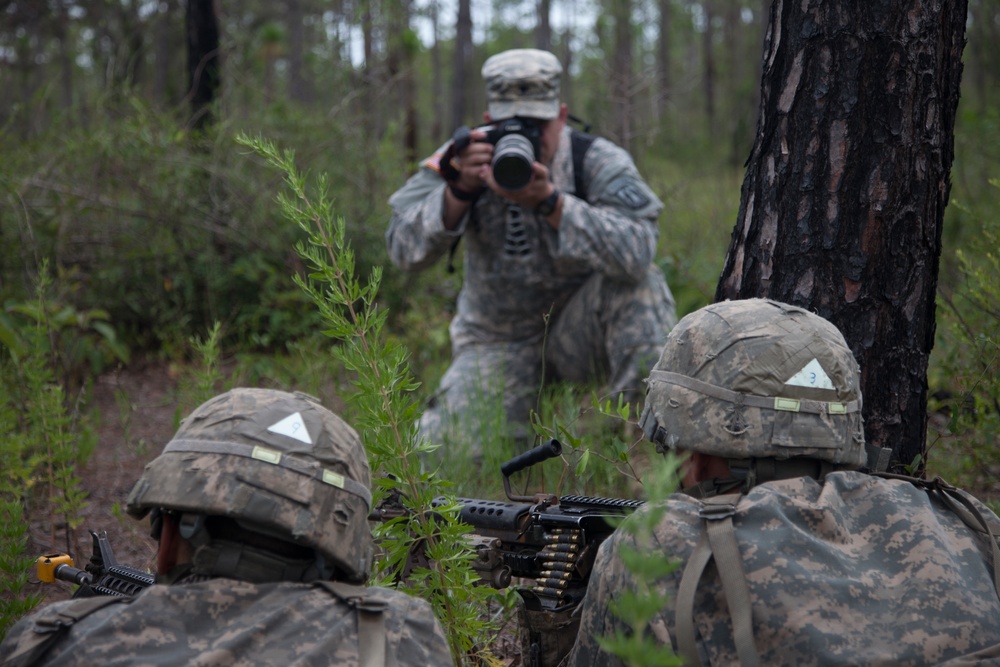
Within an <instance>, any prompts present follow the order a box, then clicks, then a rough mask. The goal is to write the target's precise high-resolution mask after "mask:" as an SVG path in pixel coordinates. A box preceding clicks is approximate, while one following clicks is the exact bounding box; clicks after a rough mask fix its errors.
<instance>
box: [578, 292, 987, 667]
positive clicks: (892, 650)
mask: <svg viewBox="0 0 1000 667" xmlns="http://www.w3.org/2000/svg"><path fill="white" fill-rule="evenodd" d="M640 422H641V425H642V427H643V430H644V431H645V433H646V435H647V437H648V438H649V439H650V440H651V441H653V442H654V443H656V445H657V449H658V450H659V451H664V452H665V451H668V450H677V451H681V452H685V451H689V452H696V453H698V454H700V455H707V456H710V457H719V458H722V459H725V460H726V461H728V467H729V470H730V472H731V473H732V479H711V480H705V479H704V478H703V477H702V481H701V482H700V483H699V484H698V485H697V486H694V487H692V488H690V489H686V490H685V492H684V493H678V494H674V495H673V496H671V497H670V498H669V499H667V500H666V501H663V502H661V503H657V504H654V505H647V506H646V507H644V508H643V509H642V510H640V511H641V512H659V513H662V514H661V515H657V519H656V520H657V522H658V524H657V528H656V529H655V531H654V533H653V535H652V537H651V539H650V541H649V542H648V543H643V544H641V545H639V544H637V538H635V537H634V535H633V534H632V533H630V532H629V531H628V530H618V531H617V532H616V533H615V534H614V535H613V536H612V537H611V538H610V539H608V540H607V541H606V542H605V543H604V544H603V545H602V547H601V550H600V552H599V554H598V557H597V560H596V562H595V565H594V569H593V571H594V575H593V578H592V580H591V585H590V587H589V588H588V591H587V596H586V599H585V600H584V603H583V610H582V614H581V625H580V633H579V635H578V637H577V642H576V645H575V646H574V648H573V651H572V652H571V654H570V657H569V660H568V661H567V662H568V664H569V665H571V666H573V667H578V666H583V665H601V666H604V665H622V664H624V663H623V662H622V661H621V660H620V659H619V658H617V657H615V656H613V655H611V654H609V653H607V652H606V651H604V650H603V649H602V648H601V647H600V646H599V644H598V641H597V640H598V638H599V637H601V636H607V635H612V634H614V633H616V632H618V631H628V628H627V627H625V626H624V624H623V623H622V622H621V621H620V620H619V619H617V618H616V617H615V615H614V614H613V612H612V611H611V610H610V608H609V604H610V603H611V601H612V600H614V599H615V598H616V596H617V593H618V591H621V590H623V589H632V588H636V587H637V580H636V578H635V576H634V575H633V573H632V572H630V571H629V570H628V569H627V568H625V566H624V565H623V562H622V558H621V553H622V551H623V549H626V548H628V547H632V548H635V547H639V548H640V551H641V552H643V553H650V554H662V556H663V558H667V559H670V560H673V561H675V562H676V563H677V564H678V567H677V568H676V569H675V570H674V571H673V572H672V573H671V574H670V575H667V576H666V577H664V578H662V579H659V580H657V581H656V582H655V583H654V584H653V586H655V588H656V589H657V591H658V592H660V593H665V594H667V595H668V596H669V597H668V599H669V600H670V602H669V605H668V608H666V609H663V610H662V612H661V613H660V614H659V615H658V616H657V617H656V618H655V620H654V621H653V623H652V624H651V626H650V631H651V633H652V635H653V636H654V637H655V638H656V639H657V641H659V642H660V643H662V644H664V645H671V646H672V647H673V648H674V649H675V650H676V651H678V652H679V653H680V654H681V655H683V656H684V657H685V659H686V660H687V662H688V664H695V665H697V664H704V665H732V664H762V665H804V664H809V665H845V664H850V665H928V664H950V665H955V666H957V665H960V664H961V665H965V664H969V665H972V664H984V665H985V664H1000V595H998V590H997V586H998V585H1000V581H998V578H1000V569H997V568H998V567H1000V550H998V547H997V543H996V535H997V534H1000V519H998V518H997V517H996V516H995V515H994V514H993V513H992V512H990V511H989V510H988V509H987V508H986V507H985V506H984V505H982V504H981V503H979V502H978V501H976V500H975V499H973V498H971V497H970V496H968V495H967V494H965V493H963V492H961V491H958V490H957V489H954V488H953V487H950V486H948V485H947V484H945V483H943V482H941V481H940V480H935V481H934V482H924V481H921V480H910V479H907V478H895V477H892V476H876V475H872V474H867V473H862V472H858V471H856V470H853V468H857V467H859V466H860V465H862V464H863V463H864V462H865V461H866V460H867V461H868V462H869V465H871V462H872V461H873V460H877V456H876V455H877V454H880V452H875V451H870V452H868V456H867V457H866V452H865V447H864V435H863V430H862V424H861V393H860V370H859V369H858V367H857V363H856V362H855V361H854V359H853V355H852V354H851V352H850V349H849V348H848V347H847V344H846V342H845V341H844V339H843V336H842V335H841V334H840V332H839V331H837V329H836V328H835V327H833V326H832V325H831V324H830V323H829V322H827V321H826V320H823V319H822V318H820V317H818V316H817V315H814V314H812V313H809V312H808V311H805V310H802V309H800V308H795V307H792V306H788V305H785V304H781V303H778V302H774V301H765V300H762V299H750V300H746V301H737V302H725V303H720V304H714V305H712V306H708V307H706V308H703V309H701V310H699V311H697V312H695V313H692V314H691V315H689V316H687V317H685V318H684V319H682V320H681V321H680V322H679V323H678V324H677V326H676V327H675V328H674V329H673V330H672V331H671V333H670V335H669V337H668V340H667V344H666V345H665V346H664V349H663V354H662V356H661V357H660V360H659V362H658V363H657V364H656V367H655V368H654V369H653V371H652V372H651V373H650V378H649V390H648V394H647V397H646V405H645V409H644V413H643V415H642V417H641V419H640ZM697 463H698V462H697V461H696V462H695V464H696V465H697ZM699 476H700V475H699ZM700 477H701V476H700ZM636 518H638V517H633V518H632V519H631V520H633V521H634V520H635V519H636ZM626 525H628V524H626ZM950 661H951V662H950Z"/></svg>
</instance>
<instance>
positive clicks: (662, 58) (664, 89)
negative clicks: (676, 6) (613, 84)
mask: <svg viewBox="0 0 1000 667" xmlns="http://www.w3.org/2000/svg"><path fill="white" fill-rule="evenodd" d="M658 5H659V9H660V15H659V19H660V35H659V39H658V40H657V42H656V75H657V80H658V82H659V84H660V85H659V87H660V89H659V91H657V92H658V94H657V96H656V115H657V117H658V118H659V119H661V120H662V118H663V116H664V115H665V113H666V107H667V101H668V100H669V99H670V0H660V1H659V3H658Z"/></svg>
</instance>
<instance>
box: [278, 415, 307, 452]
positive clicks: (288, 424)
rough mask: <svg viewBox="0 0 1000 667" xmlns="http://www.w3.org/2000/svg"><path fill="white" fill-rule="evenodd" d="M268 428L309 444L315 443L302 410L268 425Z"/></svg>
mask: <svg viewBox="0 0 1000 667" xmlns="http://www.w3.org/2000/svg"><path fill="white" fill-rule="evenodd" d="M267 430H268V431H270V432H271V433H277V434H278V435H287V436H288V437H289V438H294V439H296V440H298V441H299V442H304V443H306V444H307V445H311V444H313V441H312V437H311V436H310V435H309V429H307V428H306V422H305V420H304V419H302V413H301V412H296V413H295V414H294V415H288V416H287V417H285V418H284V419H282V420H281V421H279V422H276V423H274V424H271V425H270V426H268V427H267Z"/></svg>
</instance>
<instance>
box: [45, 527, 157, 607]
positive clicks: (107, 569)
mask: <svg viewBox="0 0 1000 667" xmlns="http://www.w3.org/2000/svg"><path fill="white" fill-rule="evenodd" d="M90 536H91V537H92V538H93V540H94V551H93V553H92V554H91V555H90V562H88V563H87V564H86V566H84V569H82V570H81V569H79V568H76V567H73V565H74V563H73V558H72V556H70V555H69V554H63V553H57V554H46V555H44V556H39V558H38V560H37V561H36V563H35V565H36V569H37V571H38V578H39V580H41V581H43V582H45V583H52V582H54V581H55V580H56V579H58V580H60V581H68V582H70V583H73V584H78V585H79V588H77V589H76V591H75V592H74V593H73V597H74V598H88V597H93V596H95V595H117V596H120V597H130V596H132V595H135V594H136V593H138V592H139V591H141V590H142V589H143V588H146V587H147V586H152V585H153V575H151V574H149V573H148V572H141V571H139V570H135V569H133V568H131V567H128V566H126V565H121V564H119V563H118V560H117V559H116V558H115V554H114V552H113V551H112V550H111V543H110V542H108V534H107V532H105V531H103V530H102V531H101V532H100V533H98V532H96V531H93V530H92V531H90Z"/></svg>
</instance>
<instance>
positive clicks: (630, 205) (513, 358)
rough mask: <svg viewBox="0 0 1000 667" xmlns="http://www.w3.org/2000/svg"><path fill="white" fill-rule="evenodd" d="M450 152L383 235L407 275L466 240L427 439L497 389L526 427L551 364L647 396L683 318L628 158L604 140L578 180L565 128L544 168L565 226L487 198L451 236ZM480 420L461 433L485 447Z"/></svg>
mask: <svg viewBox="0 0 1000 667" xmlns="http://www.w3.org/2000/svg"><path fill="white" fill-rule="evenodd" d="M535 53H537V52H535ZM486 71H487V68H486V67H484V73H485V72H486ZM557 81H558V80H557ZM555 94H556V96H557V95H558V84H557V83H556V89H555ZM555 102H556V105H557V107H558V99H557V97H556V99H555ZM490 110H491V113H493V111H494V108H493V107H492V106H491V109H490ZM507 111H508V113H509V110H507ZM493 118H494V119H495V120H498V119H500V118H502V116H497V115H496V114H495V113H493ZM447 146H448V144H445V146H444V147H442V149H441V151H439V152H438V153H437V154H435V156H432V157H431V158H429V159H428V160H426V161H425V162H424V163H423V165H422V167H421V169H420V170H419V171H418V172H417V173H416V174H415V175H414V176H412V177H411V178H410V180H409V181H408V182H407V183H406V184H405V185H404V186H403V188H401V189H400V190H399V191H397V192H396V193H395V194H393V195H392V197H391V198H390V199H389V203H390V205H391V206H392V212H393V215H392V221H391V223H390V226H389V229H388V232H387V233H386V241H387V246H388V251H389V255H390V257H391V258H392V261H393V262H394V263H395V264H396V265H397V266H399V267H401V268H403V269H406V270H419V269H424V268H426V267H428V266H430V265H432V264H433V263H435V262H436V261H438V260H439V259H440V258H441V257H442V256H443V255H446V254H448V252H449V251H450V249H451V248H452V247H453V245H454V244H455V243H456V242H457V240H458V239H459V238H464V239H465V241H464V242H465V269H464V276H465V277H464V284H463V287H462V291H461V293H460V295H459V297H458V307H457V313H456V316H455V318H454V320H453V321H452V323H451V327H450V333H451V341H452V353H453V361H452V364H451V367H450V368H449V369H448V370H447V372H446V373H445V375H444V377H443V378H442V380H441V385H440V388H439V390H438V392H437V395H436V396H435V398H434V400H433V401H432V404H431V407H430V409H428V410H427V411H426V412H425V414H424V417H423V419H422V422H421V428H422V431H423V433H425V434H426V435H428V436H429V437H430V438H431V439H432V440H435V441H439V440H440V438H441V436H442V434H443V429H446V428H449V427H448V425H447V424H446V423H445V422H446V421H447V420H448V419H449V418H452V417H455V416H456V415H461V414H463V413H467V412H469V411H470V410H472V409H473V408H472V407H471V406H470V403H476V402H477V401H478V400H479V399H485V403H484V404H486V405H491V404H495V403H490V402H489V399H490V398H491V397H498V396H501V395H502V396H503V401H504V407H505V409H506V413H507V418H508V420H509V421H510V422H512V423H513V424H523V423H524V422H526V421H527V418H528V414H529V411H530V409H531V407H532V406H533V405H534V401H535V399H536V398H537V393H538V389H539V387H540V384H541V382H542V368H543V357H544V367H545V370H546V373H547V375H548V378H549V379H561V380H566V381H570V382H586V381H591V380H598V381H602V382H606V384H607V386H608V387H609V389H610V390H611V391H612V392H615V393H618V392H625V393H626V398H628V399H631V400H636V399H639V398H641V378H642V377H643V375H644V373H645V372H646V371H647V370H648V368H649V367H650V365H651V364H652V362H654V361H655V359H656V356H657V354H658V352H659V349H660V347H661V345H662V343H663V340H664V338H665V336H666V333H667V331H668V330H669V329H670V327H671V326H672V325H673V324H674V323H675V321H676V317H675V315H674V301H673V296H672V295H671V293H670V290H669V288H668V287H667V284H666V281H665V280H664V278H663V275H662V273H661V272H660V270H659V269H658V268H657V267H656V266H655V264H654V263H653V260H654V258H655V254H656V247H657V238H658V234H659V231H658V228H657V217H658V216H659V213H660V210H661V209H662V204H661V202H660V201H659V199H657V197H656V195H655V194H654V193H653V191H652V190H651V189H650V188H649V186H648V185H647V184H646V183H645V182H644V181H643V179H642V177H641V176H640V175H639V173H638V170H637V169H636V167H635V164H634V163H633V161H632V159H631V157H630V156H629V155H628V153H627V152H626V151H624V150H623V149H621V148H619V147H618V146H615V145H614V144H613V143H611V142H610V141H607V140H605V139H601V138H597V139H595V140H594V141H593V143H592V144H591V145H590V148H589V149H588V150H587V151H586V154H585V159H584V160H583V162H582V165H583V174H579V175H577V174H574V161H573V155H572V152H573V151H572V141H571V130H570V129H568V128H564V130H563V133H562V136H561V139H560V143H559V147H558V150H557V151H556V153H555V156H554V158H553V162H552V164H551V165H549V169H550V176H551V180H552V182H553V183H554V185H555V186H556V187H557V188H558V189H559V190H560V191H561V192H562V193H563V209H562V218H561V222H560V226H559V229H558V230H556V229H554V228H553V227H552V226H551V225H550V224H549V223H548V222H547V221H546V220H545V219H544V217H543V216H541V215H539V214H537V213H535V212H534V211H531V210H522V208H521V207H519V206H518V205H516V204H513V203H511V202H510V201H508V200H506V199H504V198H503V197H500V196H499V195H497V194H495V193H493V192H492V191H489V190H487V191H486V192H484V193H483V194H482V195H481V196H480V197H479V199H478V200H477V201H476V202H475V203H474V205H473V206H472V207H471V208H470V210H469V213H468V214H467V215H466V216H465V218H464V219H463V220H462V221H461V222H460V224H459V226H458V228H457V229H455V230H453V231H449V230H447V229H446V228H445V227H444V224H443V222H442V216H443V204H444V194H445V187H446V184H445V181H444V180H443V178H442V176H441V175H440V173H439V170H438V160H439V159H440V155H441V154H442V153H443V152H444V150H445V148H446V147H447ZM577 181H579V182H581V183H583V184H584V186H585V189H586V199H583V198H581V195H582V194H583V193H577V192H576V185H575V184H576V182H577ZM479 421H480V420H478V419H468V420H466V422H467V423H463V424H461V425H460V427H461V428H464V429H466V430H467V431H468V432H467V439H471V440H476V439H477V438H476V431H478V430H480V429H482V428H484V427H485V425H484V424H481V423H478V422H479ZM523 434H524V433H523V432H522V433H515V434H514V435H515V436H518V435H523Z"/></svg>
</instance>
